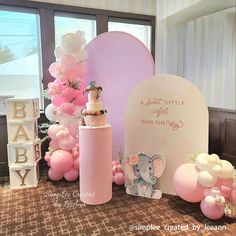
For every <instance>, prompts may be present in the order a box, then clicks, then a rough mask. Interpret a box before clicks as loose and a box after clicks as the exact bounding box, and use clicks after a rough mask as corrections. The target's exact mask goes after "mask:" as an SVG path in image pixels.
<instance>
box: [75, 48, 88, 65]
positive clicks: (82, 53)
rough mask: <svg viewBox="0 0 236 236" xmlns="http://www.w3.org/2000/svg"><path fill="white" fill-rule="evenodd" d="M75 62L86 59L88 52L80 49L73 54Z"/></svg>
mask: <svg viewBox="0 0 236 236" xmlns="http://www.w3.org/2000/svg"><path fill="white" fill-rule="evenodd" d="M74 56H75V58H76V62H82V61H86V60H88V53H87V51H86V50H85V49H80V50H79V51H78V52H77V53H76V54H74Z"/></svg>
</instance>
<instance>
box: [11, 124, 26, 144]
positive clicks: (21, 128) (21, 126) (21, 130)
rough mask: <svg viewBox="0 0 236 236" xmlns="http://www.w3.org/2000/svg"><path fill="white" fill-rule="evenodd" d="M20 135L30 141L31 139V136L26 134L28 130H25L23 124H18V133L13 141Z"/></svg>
mask: <svg viewBox="0 0 236 236" xmlns="http://www.w3.org/2000/svg"><path fill="white" fill-rule="evenodd" d="M19 137H23V138H24V139H25V141H29V140H30V139H29V137H28V135H27V134H26V131H25V129H24V127H23V125H19V126H18V128H17V130H16V134H15V136H14V138H13V140H12V141H13V142H15V141H17V139H18V138H19Z"/></svg>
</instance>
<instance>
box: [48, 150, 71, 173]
mask: <svg viewBox="0 0 236 236" xmlns="http://www.w3.org/2000/svg"><path fill="white" fill-rule="evenodd" d="M50 164H51V167H52V168H53V169H54V170H55V171H58V172H63V173H65V172H67V171H69V170H70V169H71V167H72V165H73V157H72V155H71V154H70V153H69V152H67V151H63V150H57V151H55V152H54V153H53V154H52V156H51V158H50Z"/></svg>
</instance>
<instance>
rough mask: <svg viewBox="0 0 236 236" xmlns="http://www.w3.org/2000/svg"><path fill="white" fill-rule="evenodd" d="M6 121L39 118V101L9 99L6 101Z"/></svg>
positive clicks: (35, 99)
mask: <svg viewBox="0 0 236 236" xmlns="http://www.w3.org/2000/svg"><path fill="white" fill-rule="evenodd" d="M6 108H7V109H6V110H7V119H8V122H9V121H20V120H24V121H30V120H35V119H38V118H39V117H40V109H39V99H38V98H32V99H16V98H9V99H7V101H6Z"/></svg>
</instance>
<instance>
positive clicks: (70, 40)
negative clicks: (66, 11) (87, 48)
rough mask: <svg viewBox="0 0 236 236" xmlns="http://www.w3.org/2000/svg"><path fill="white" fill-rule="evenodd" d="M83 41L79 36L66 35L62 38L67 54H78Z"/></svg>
mask: <svg viewBox="0 0 236 236" xmlns="http://www.w3.org/2000/svg"><path fill="white" fill-rule="evenodd" d="M82 41H83V39H81V37H80V36H79V35H78V34H73V33H68V34H65V35H63V36H62V48H63V50H64V51H65V52H66V53H76V52H77V51H78V50H79V49H80V48H81V46H82Z"/></svg>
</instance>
